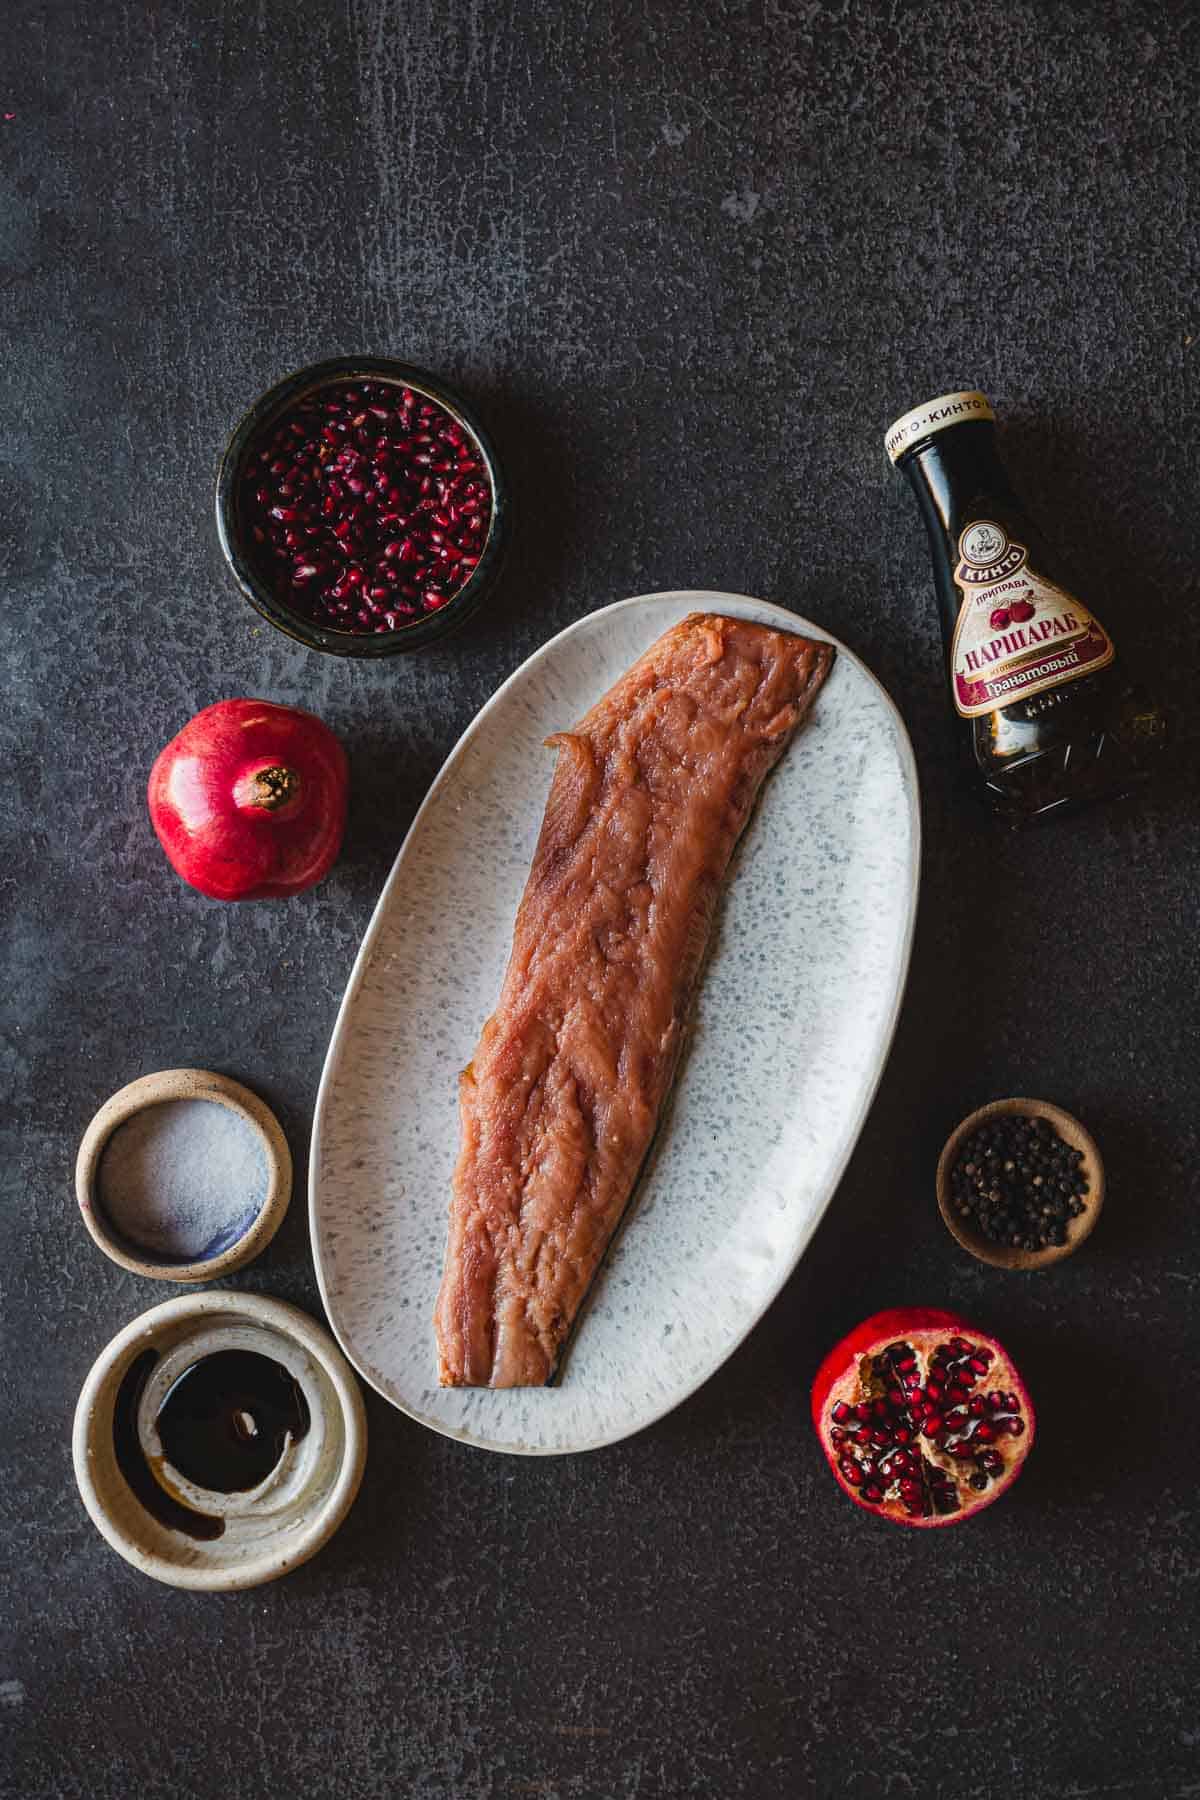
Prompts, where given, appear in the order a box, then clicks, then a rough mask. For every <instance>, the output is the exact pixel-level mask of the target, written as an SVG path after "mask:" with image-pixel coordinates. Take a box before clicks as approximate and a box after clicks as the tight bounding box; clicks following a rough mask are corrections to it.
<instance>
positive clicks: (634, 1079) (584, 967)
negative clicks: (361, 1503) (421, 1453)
mask: <svg viewBox="0 0 1200 1800" xmlns="http://www.w3.org/2000/svg"><path fill="white" fill-rule="evenodd" d="M832 661H833V650H832V648H831V647H830V646H829V645H828V644H821V643H813V642H811V641H810V640H809V639H806V638H802V637H796V636H793V635H791V634H790V633H788V632H782V631H773V630H771V629H769V628H768V627H767V626H765V625H752V624H749V623H747V622H746V621H744V620H741V619H728V618H723V617H721V616H719V615H717V614H713V613H693V614H692V615H691V616H690V617H689V618H687V619H684V620H683V621H682V623H681V624H679V625H676V626H673V627H672V629H671V630H670V631H667V632H665V633H664V634H663V636H662V637H660V638H659V639H658V641H657V643H655V644H653V645H652V646H651V648H650V649H649V650H647V652H646V653H645V655H644V656H642V657H641V658H640V659H639V660H638V661H637V662H636V663H635V664H634V665H633V667H632V668H631V669H630V670H629V671H628V672H627V673H626V674H625V675H623V676H622V677H621V679H620V681H618V682H617V683H616V685H615V687H613V688H611V689H610V690H609V692H608V693H607V694H605V695H604V697H603V699H601V700H599V701H598V702H597V703H596V705H595V706H593V707H592V709H591V711H590V712H589V713H587V714H586V716H585V717H584V718H583V719H581V720H580V722H579V724H578V725H577V726H576V727H575V729H574V730H573V731H563V732H558V733H557V734H556V735H555V736H554V737H551V738H548V739H547V740H546V741H547V744H548V745H551V746H554V747H555V748H557V750H558V764H557V767H556V770H555V774H554V780H553V782H552V784H551V788H550V797H549V799H548V800H547V802H546V815H545V819H544V820H543V823H542V830H541V835H540V837H539V839H538V845H537V850H536V852H535V854H534V859H533V867H532V869H531V870H530V874H529V880H528V883H527V885H526V888H525V893H524V897H523V898H522V901H521V905H520V909H519V911H518V913H517V920H516V925H515V928H514V931H513V944H512V955H511V958H510V960H509V965H508V971H507V973H506V975H505V977H504V985H503V988H502V991H501V994H500V1000H499V1004H498V1005H497V1007H496V1011H495V1012H494V1013H493V1015H492V1017H491V1018H490V1019H489V1020H488V1022H487V1024H486V1025H485V1026H484V1028H483V1035H482V1036H481V1038H480V1040H479V1046H478V1048H477V1050H476V1051H475V1055H474V1057H473V1059H472V1061H471V1063H470V1066H469V1067H468V1068H467V1069H466V1070H465V1071H464V1073H463V1075H462V1078H461V1082H460V1096H459V1097H460V1106H461V1112H462V1139H461V1147H460V1151H459V1157H458V1163H457V1166H456V1168H455V1171H454V1186H453V1196H452V1199H451V1202H450V1232H449V1239H448V1243H447V1248H446V1263H445V1271H444V1274H443V1277H442V1286H441V1292H440V1294H439V1295H438V1302H437V1308H436V1312H435V1314H434V1323H435V1327H436V1332H437V1346H438V1379H439V1381H440V1382H441V1384H442V1386H443V1387H497V1388H503V1387H529V1386H536V1385H540V1384H542V1383H545V1382H547V1381H551V1380H553V1378H554V1373H555V1369H556V1367H557V1365H558V1361H559V1357H560V1355H561V1353H562V1350H563V1346H564V1345H565V1343H566V1340H567V1338H568V1336H569V1334H570V1331H571V1327H572V1325H573V1323H574V1321H575V1317H576V1314H577V1313H578V1311H579V1308H580V1306H581V1304H582V1302H583V1299H584V1297H585V1295H586V1293H587V1291H588V1288H589V1286H590V1285H591V1282H592V1279H593V1277H594V1276H595V1274H596V1271H597V1269H598V1268H599V1266H600V1262H601V1260H602V1258H603V1256H604V1252H605V1250H606V1249H607V1247H608V1243H609V1240H610V1239H611V1237H612V1235H613V1232H614V1231H615V1229H616V1227H617V1225H618V1223H619V1221H620V1219H621V1215H622V1213H623V1212H624V1211H625V1207H626V1205H627V1203H628V1201H629V1197H630V1194H631V1193H632V1191H633V1187H634V1183H635V1182H636V1180H637V1176H638V1172H639V1170H640V1168H641V1166H642V1163H643V1161H644V1160H645V1157H646V1153H647V1151H648V1150H649V1148H650V1144H651V1141H652V1139H653V1137H654V1132H655V1128H656V1126H657V1123H658V1117H659V1113H660V1111H661V1109H662V1105H663V1101H664V1100H665V1098H666V1096H667V1092H668V1090H669V1088H670V1085H671V1080H672V1077H673V1076H674V1073H675V1068H676V1065H677V1063H678V1061H679V1053H680V1049H681V1047H682V1043H683V1035H684V1029H685V1026H686V1023H687V1017H688V1011H689V1006H690V1002H691V997H692V991H693V988H694V987H695V983H696V978H697V975H698V974H699V971H700V966H701V963H702V961H703V958H704V953H705V949H706V946H707V943H708V938H709V932H710V928H711V926H712V921H713V914H714V911H715V908H716V903H717V896H718V893H719V891H720V886H721V881H722V879H723V877H724V875H725V871H726V869H727V867H728V864H729V859H730V856H731V855H732V853H733V848H734V845H735V844H736V842H737V840H738V837H739V835H740V834H741V831H742V829H743V827H744V826H745V824H746V821H747V819H748V818H749V816H750V812H751V809H752V808H753V806H754V802H755V799H756V797H757V795H758V791H759V788H760V787H761V786H762V783H763V780H764V778H765V776H766V775H767V773H768V772H769V771H770V769H771V768H772V767H773V766H774V764H775V763H776V762H777V761H778V760H779V758H780V757H781V756H782V755H783V752H784V750H785V749H786V748H787V745H788V742H789V740H790V739H791V736H792V734H793V732H794V731H795V729H796V727H797V725H798V724H799V723H800V720H801V719H802V718H803V717H804V715H805V713H806V712H807V711H808V708H809V707H810V706H811V704H812V702H813V700H814V698H815V697H816V694H817V692H818V690H819V689H820V687H821V684H822V682H823V681H824V680H825V677H826V675H827V674H828V673H829V669H830V666H831V664H832Z"/></svg>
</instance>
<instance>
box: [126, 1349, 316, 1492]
mask: <svg viewBox="0 0 1200 1800" xmlns="http://www.w3.org/2000/svg"><path fill="white" fill-rule="evenodd" d="M155 1423H156V1425H157V1426H158V1435H159V1437H160V1438H161V1439H162V1447H163V1453H164V1455H165V1457H166V1460H167V1462H168V1463H170V1465H171V1467H172V1468H173V1469H178V1471H179V1473H180V1474H181V1475H184V1476H186V1477H187V1479H188V1480H189V1481H194V1482H195V1483H196V1485H197V1487H204V1488H211V1489H213V1490H215V1491H216V1492H217V1493H221V1494H240V1493H244V1492H245V1491H246V1489H247V1488H253V1487H257V1486H258V1484H259V1482H260V1481H265V1480H266V1478H267V1476H268V1475H269V1474H270V1473H271V1470H272V1469H273V1468H275V1466H276V1464H277V1463H278V1462H279V1459H280V1457H281V1456H282V1455H283V1453H284V1451H285V1450H286V1448H287V1444H288V1439H289V1438H290V1439H291V1441H292V1442H293V1443H296V1442H297V1441H298V1440H299V1439H300V1438H302V1437H303V1436H304V1434H305V1432H306V1431H307V1430H308V1425H309V1418H308V1403H307V1402H306V1400H305V1398H304V1394H303V1391H302V1390H301V1387H300V1384H299V1383H298V1382H297V1381H296V1379H295V1377H294V1376H293V1375H292V1374H291V1372H290V1371H289V1370H287V1369H285V1368H284V1367H283V1365H282V1363H277V1362H275V1361H274V1360H273V1359H272V1358H271V1357H269V1356H260V1355H259V1353H258V1351H256V1350H217V1351H215V1352H214V1353H213V1355H212V1356H205V1357H202V1358H201V1360H200V1361H199V1362H196V1363H193V1364H192V1366H191V1368H190V1369H185V1370H184V1371H183V1374H182V1375H180V1376H179V1378H178V1380H176V1381H175V1382H173V1383H172V1385H171V1387H170V1388H169V1389H168V1390H167V1394H166V1398H165V1399H164V1400H163V1403H162V1405H161V1406H160V1407H159V1409H158V1416H157V1418H156V1420H155Z"/></svg>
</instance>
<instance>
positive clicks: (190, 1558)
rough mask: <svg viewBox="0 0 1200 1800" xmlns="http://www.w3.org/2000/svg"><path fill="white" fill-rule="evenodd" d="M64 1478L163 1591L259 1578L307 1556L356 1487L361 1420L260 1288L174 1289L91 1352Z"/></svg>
mask: <svg viewBox="0 0 1200 1800" xmlns="http://www.w3.org/2000/svg"><path fill="white" fill-rule="evenodd" d="M73 1452H74V1462H75V1477H76V1480H77V1482H78V1484H79V1491H80V1495H81V1496H82V1499H83V1503H84V1505H85V1506H86V1508H87V1510H88V1512H89V1514H90V1515H91V1518H92V1520H93V1523H94V1524H95V1525H96V1527H97V1529H98V1530H99V1531H100V1532H101V1534H102V1535H103V1536H104V1537H105V1538H106V1539H107V1540H108V1542H109V1543H110V1544H111V1545H112V1547H113V1549H114V1550H116V1551H117V1552H118V1553H119V1554H120V1555H121V1556H123V1557H124V1558H125V1560H126V1562H129V1563H131V1564H132V1565H133V1566H134V1568H137V1569H140V1570H141V1571H142V1572H143V1574H146V1575H150V1576H152V1577H153V1578H154V1579H155V1580H156V1581H162V1582H166V1583H167V1584H168V1585H170V1586H172V1587H183V1588H199V1589H209V1590H215V1589H235V1588H250V1587H257V1586H259V1585H260V1584H261V1583H263V1582H266V1581H275V1580H277V1579H278V1578H279V1577H280V1576H281V1575H286V1574H287V1573H288V1572H289V1571H290V1570H292V1569H294V1568H296V1567H298V1565H299V1564H300V1563H302V1562H306V1561H307V1560H308V1558H309V1557H311V1556H313V1555H315V1554H316V1552H317V1551H318V1550H319V1549H320V1548H321V1546H322V1545H323V1544H325V1543H326V1542H328V1540H329V1538H330V1537H331V1536H332V1535H333V1533H334V1532H335V1531H336V1530H337V1528H338V1526H339V1525H340V1524H341V1522H342V1520H343V1519H344V1518H345V1516H346V1513H347V1512H348V1511H349V1508H350V1506H351V1504H352V1502H353V1500H354V1496H355V1494H356V1493H357V1492H358V1486H359V1482H360V1481H361V1479H362V1471H363V1464H364V1461H365V1458H366V1417H365V1413H364V1410H363V1403H362V1396H361V1394H360V1392H359V1388H358V1384H357V1381H356V1380H355V1377H354V1375H353V1374H352V1373H351V1370H350V1366H349V1364H348V1363H347V1362H346V1359H345V1357H344V1356H343V1355H342V1353H341V1351H340V1350H339V1349H338V1348H337V1346H336V1345H335V1344H334V1343H333V1340H332V1339H331V1338H330V1337H329V1336H328V1334H327V1333H326V1332H325V1331H323V1330H322V1329H321V1327H320V1326H318V1325H316V1324H315V1323H314V1322H313V1320H311V1319H309V1318H308V1317H307V1316H306V1315H305V1314H304V1313H302V1312H300V1311H298V1310H297V1308H296V1307H294V1306H289V1305H286V1304H285V1303H284V1302H283V1301H280V1300H268V1299H265V1298H263V1297H261V1296H259V1295H253V1294H235V1293H219V1292H218V1293H206V1294H195V1295H185V1296H183V1297H182V1298H180V1299H177V1300H168V1301H166V1302H165V1303H164V1304H163V1305H161V1306H156V1307H154V1308H152V1309H151V1311H149V1312H147V1313H143V1314H142V1315H141V1317H140V1318H137V1319H134V1320H133V1321H132V1322H131V1323H130V1324H129V1325H127V1326H126V1327H125V1329H124V1330H123V1331H121V1332H119V1333H118V1334H117V1336H116V1337H115V1338H114V1339H113V1341H112V1342H111V1343H110V1344H109V1345H108V1347H107V1349H106V1350H104V1351H103V1352H102V1353H101V1355H100V1356H99V1358H98V1359H97V1361H96V1363H95V1365H94V1366H93V1368H92V1371H91V1373H90V1374H89V1375H88V1378H87V1380H86V1382H85V1383H84V1387H83V1391H82V1393H81V1394H80V1397H79V1402H78V1405H77V1407H76V1411H75V1429H74V1439H73Z"/></svg>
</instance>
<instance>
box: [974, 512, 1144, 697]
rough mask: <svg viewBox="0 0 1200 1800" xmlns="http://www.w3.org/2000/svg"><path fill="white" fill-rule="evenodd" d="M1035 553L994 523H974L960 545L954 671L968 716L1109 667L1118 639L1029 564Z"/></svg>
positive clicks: (975, 521) (1078, 603)
mask: <svg viewBox="0 0 1200 1800" xmlns="http://www.w3.org/2000/svg"><path fill="white" fill-rule="evenodd" d="M1028 559H1029V552H1028V549H1027V548H1026V546H1025V545H1024V544H1018V543H1016V542H1015V541H1014V540H1013V539H1011V538H1010V537H1009V536H1008V533H1007V532H1006V531H1005V530H1004V527H1003V526H1002V525H998V524H997V523H996V521H995V520H994V519H974V520H972V522H971V524H969V525H968V526H966V527H965V528H964V530H963V531H962V533H961V534H960V536H959V540H958V563H957V566H956V567H955V570H954V582H955V586H956V587H957V588H958V590H959V592H960V594H961V595H962V597H963V599H962V605H961V607H960V608H959V613H958V623H957V625H956V626H955V629H954V642H953V644H952V646H951V651H950V674H951V681H952V684H953V688H954V705H955V708H956V710H957V711H958V713H959V714H960V715H961V716H962V717H963V718H974V717H975V716H976V715H977V714H980V713H987V712H994V711H995V710H996V708H997V707H1001V706H1010V705H1012V703H1013V702H1014V701H1016V700H1027V699H1030V698H1031V697H1032V696H1033V695H1034V694H1040V693H1041V692H1042V691H1043V690H1044V689H1046V688H1052V687H1058V686H1059V685H1060V684H1061V683H1063V682H1065V681H1073V680H1074V679H1075V678H1076V677H1077V676H1079V675H1084V674H1092V673H1093V672H1094V671H1096V670H1098V669H1102V668H1104V667H1105V665H1106V664H1107V663H1110V662H1111V661H1112V660H1113V656H1114V654H1115V652H1114V650H1113V644H1112V639H1111V638H1110V637H1109V636H1108V633H1107V632H1106V631H1105V630H1104V627H1103V626H1102V625H1101V624H1100V623H1099V621H1098V620H1096V619H1094V618H1093V617H1092V614H1091V613H1090V612H1089V611H1088V610H1087V608H1086V607H1085V606H1083V605H1081V603H1080V602H1079V601H1078V600H1076V598H1075V597H1074V595H1073V594H1068V593H1067V592H1066V590H1065V589H1064V588H1060V587H1058V586H1057V585H1056V584H1055V583H1054V582H1052V581H1048V580H1047V579H1046V578H1045V577H1044V576H1042V575H1039V574H1038V573H1037V572H1036V570H1034V569H1031V568H1030V567H1029V560H1028Z"/></svg>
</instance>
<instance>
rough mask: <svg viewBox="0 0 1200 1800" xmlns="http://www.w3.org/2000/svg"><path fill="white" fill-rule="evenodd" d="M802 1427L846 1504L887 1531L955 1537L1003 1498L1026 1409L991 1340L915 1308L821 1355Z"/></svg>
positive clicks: (1021, 1448) (868, 1325)
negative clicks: (812, 1432) (942, 1532)
mask: <svg viewBox="0 0 1200 1800" xmlns="http://www.w3.org/2000/svg"><path fill="white" fill-rule="evenodd" d="M812 1415H813V1424H814V1425H815V1426H816V1429H817V1436H818V1437H819V1438H820V1440H821V1447H822V1449H823V1450H824V1452H825V1455H826V1457H827V1458H828V1461H829V1466H830V1468H831V1469H832V1470H833V1472H834V1475H835V1476H836V1477H837V1480H838V1483H839V1484H840V1486H841V1487H842V1488H843V1489H844V1490H845V1492H846V1493H847V1494H849V1496H850V1498H851V1499H852V1500H853V1501H855V1502H856V1503H857V1504H858V1505H859V1506H862V1507H865V1508H866V1509H867V1511H868V1512H873V1513H878V1514H879V1515H880V1517H881V1518H884V1519H891V1520H892V1521H893V1522H894V1523H895V1524H897V1525H916V1526H921V1527H924V1526H934V1525H956V1524H957V1523H958V1521H959V1520H960V1519H966V1518H969V1517H970V1515H971V1514H972V1513H976V1512H979V1511H981V1510H982V1508H983V1507H985V1506H990V1505H991V1504H992V1501H993V1500H998V1499H999V1498H1000V1495H1001V1494H1003V1493H1004V1492H1005V1490H1006V1489H1007V1488H1009V1487H1011V1485H1012V1483H1013V1482H1014V1481H1015V1480H1016V1478H1017V1476H1018V1474H1019V1473H1020V1470H1021V1465H1022V1463H1023V1462H1024V1461H1025V1458H1026V1457H1027V1456H1028V1454H1029V1448H1030V1445H1031V1444H1032V1443H1033V1434H1034V1417H1033V1406H1032V1403H1031V1402H1030V1399H1029V1395H1028V1393H1027V1392H1026V1389H1025V1384H1024V1382H1023V1381H1022V1380H1021V1378H1020V1376H1019V1375H1018V1374H1017V1371H1016V1369H1015V1368H1014V1367H1013V1365H1012V1362H1011V1361H1010V1359H1009V1357H1008V1354H1007V1352H1006V1351H1005V1350H1004V1349H1003V1347H1002V1346H1001V1345H1000V1344H998V1343H997V1342H996V1340H995V1338H991V1337H988V1336H987V1335H986V1333H984V1332H982V1331H976V1330H975V1329H974V1327H973V1326H970V1325H968V1324H966V1323H965V1321H964V1320H962V1319H960V1318H958V1317H956V1315H955V1314H954V1313H948V1312H935V1311H931V1310H930V1309H928V1308H925V1307H897V1308H895V1309H894V1310H893V1311H891V1312H881V1313H875V1314H874V1316H873V1317H872V1318H869V1319H865V1320H864V1321H863V1323H862V1324H861V1325H859V1326H858V1328H857V1329H856V1330H854V1331H852V1332H851V1333H850V1335H849V1336H848V1337H845V1338H843V1339H842V1341H841V1343H840V1344H839V1345H838V1346H837V1348H836V1349H835V1350H831V1351H830V1353H829V1355H828V1356H827V1357H826V1358H825V1361H824V1362H823V1363H822V1364H821V1367H820V1368H819V1369H818V1371H817V1378H816V1380H815V1381H814V1383H813V1390H812Z"/></svg>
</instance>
